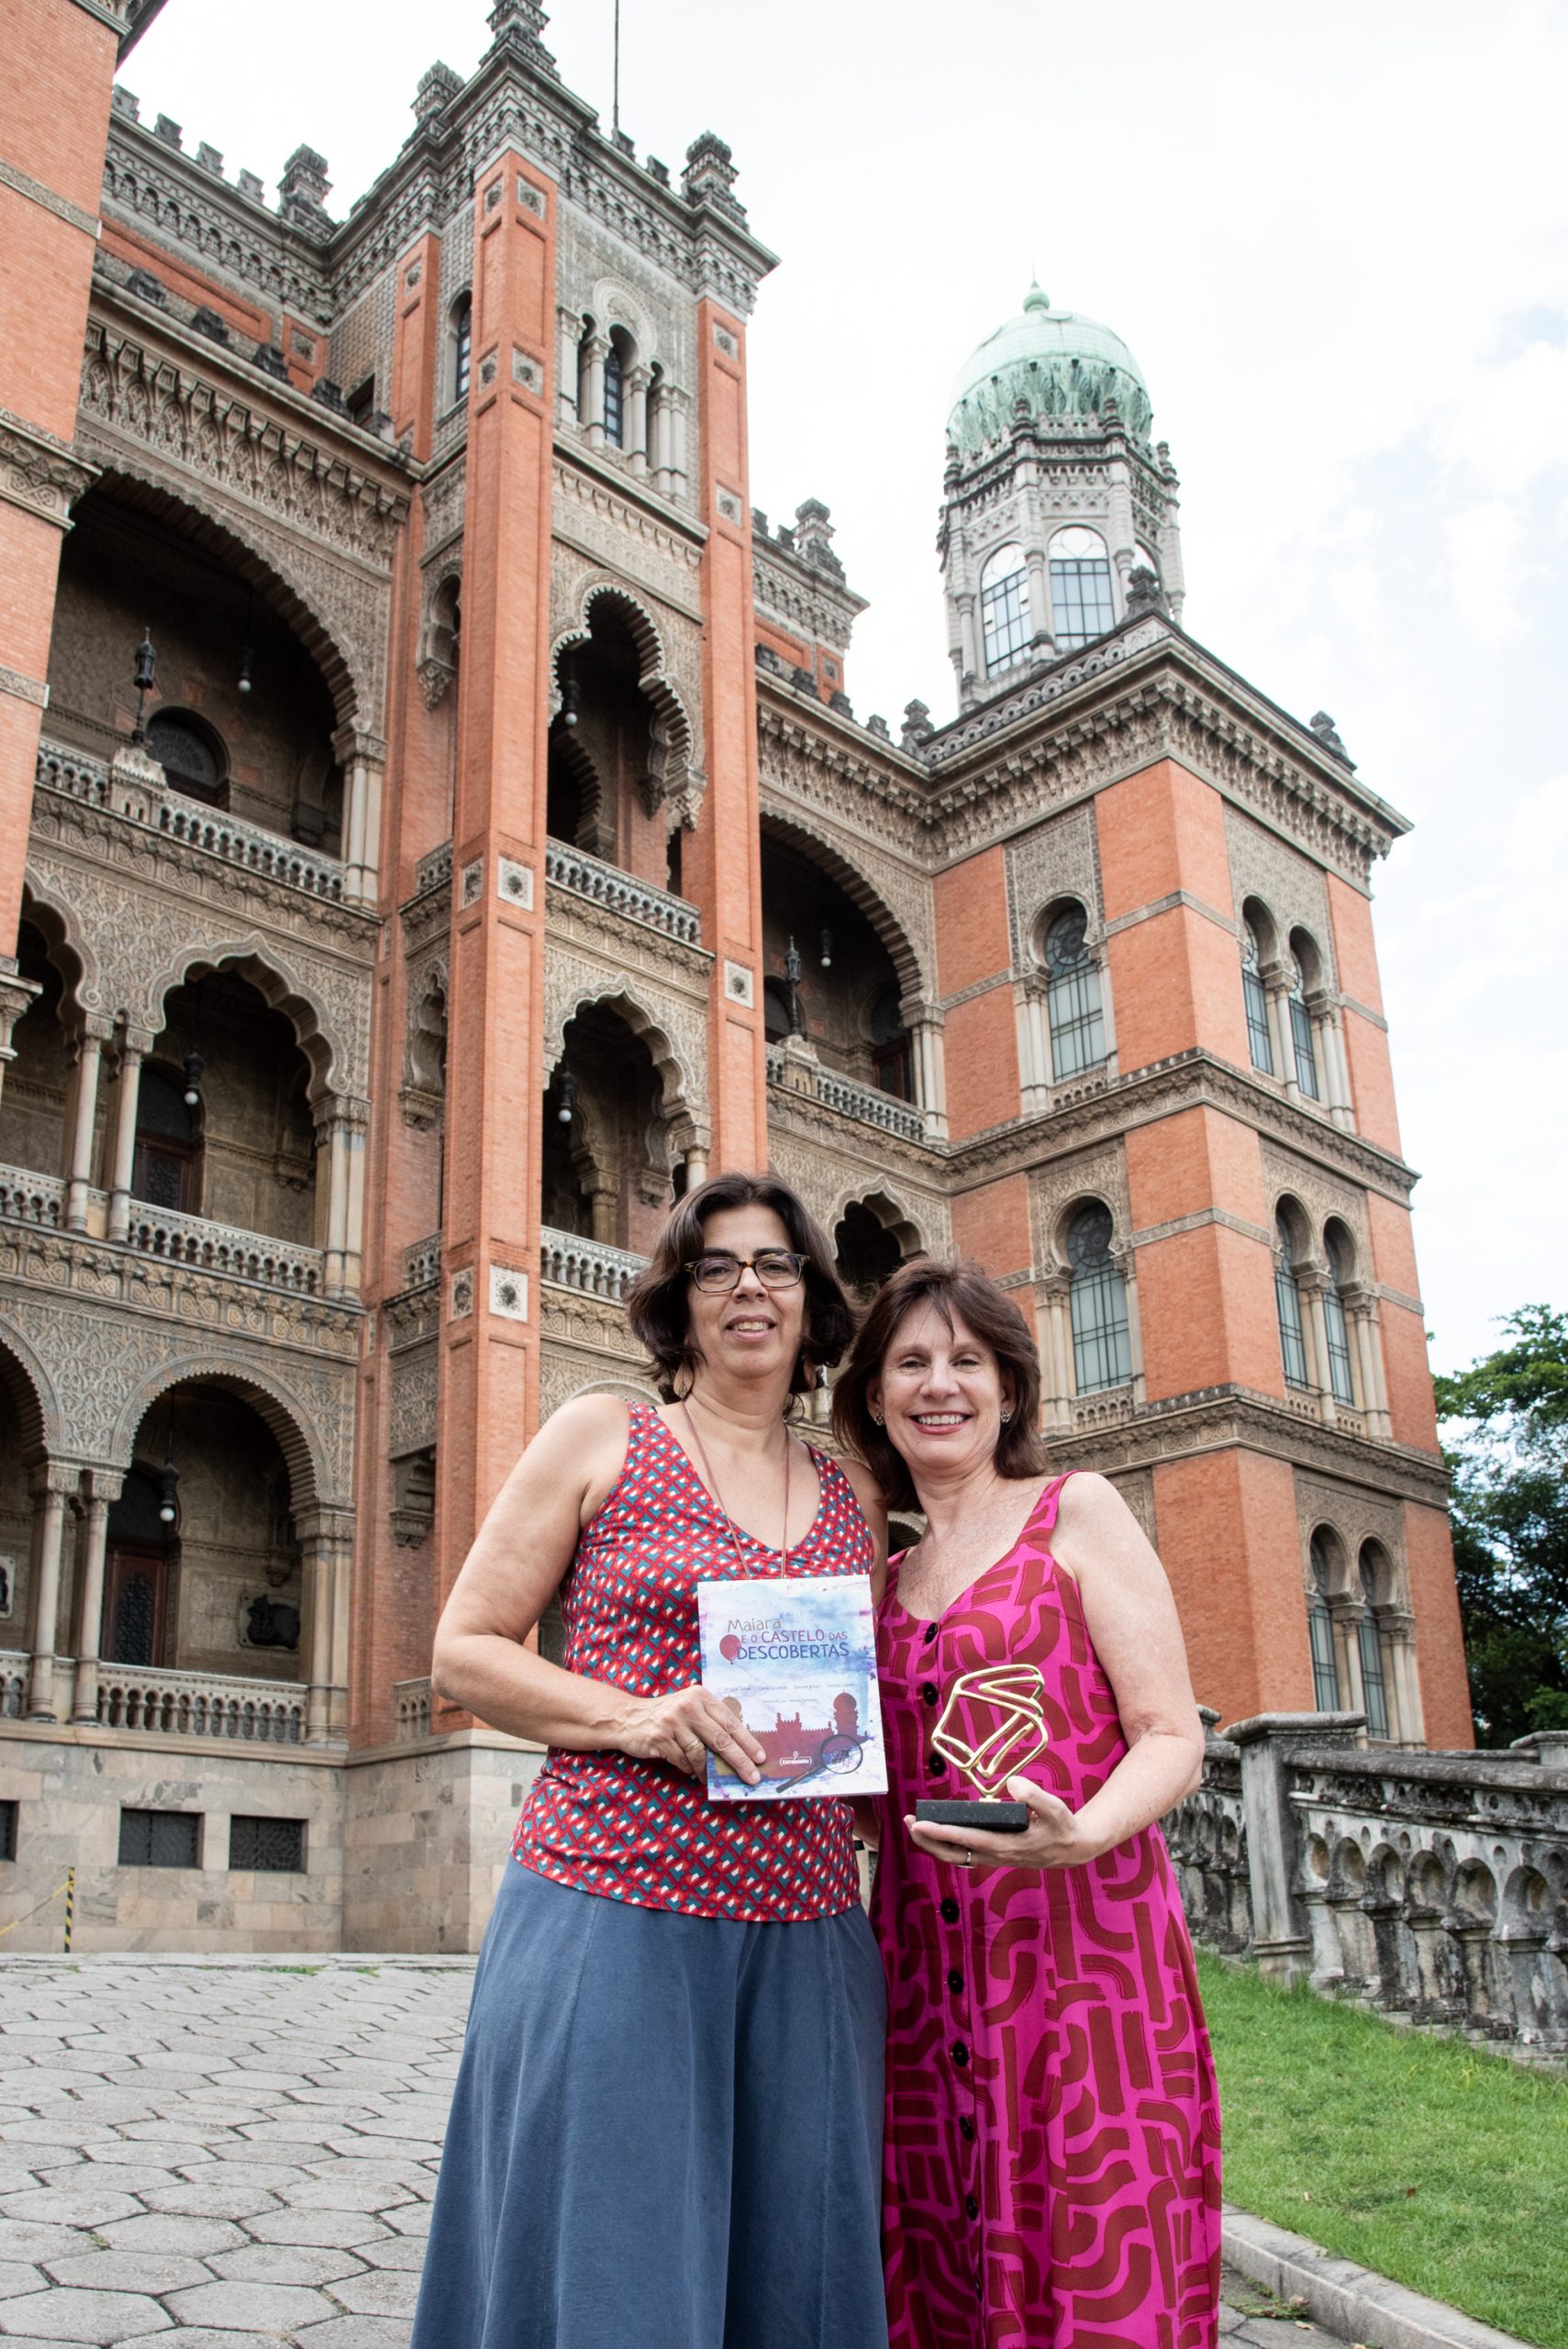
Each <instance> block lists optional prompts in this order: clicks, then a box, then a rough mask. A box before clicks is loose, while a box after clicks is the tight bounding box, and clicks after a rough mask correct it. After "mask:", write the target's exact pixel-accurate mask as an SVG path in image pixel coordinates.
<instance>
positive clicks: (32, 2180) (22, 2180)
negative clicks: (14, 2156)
mask: <svg viewBox="0 0 1568 2349" xmlns="http://www.w3.org/2000/svg"><path fill="white" fill-rule="evenodd" d="M38 2182H39V2174H38V2172H37V2170H35V2169H28V2167H27V2166H26V2165H25V2164H23V2163H21V2162H7V2161H0V2198H3V2197H6V2196H7V2195H12V2194H26V2193H27V2191H28V2188H29V2187H34V2186H36V2185H37V2184H38Z"/></svg>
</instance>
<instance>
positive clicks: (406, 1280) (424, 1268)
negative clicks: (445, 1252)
mask: <svg viewBox="0 0 1568 2349" xmlns="http://www.w3.org/2000/svg"><path fill="white" fill-rule="evenodd" d="M440 1276H441V1235H440V1233H439V1231H432V1232H431V1234H430V1237H429V1238H428V1240H417V1241H415V1242H414V1245H413V1247H412V1248H405V1250H404V1251H403V1286H404V1287H405V1288H428V1287H429V1286H430V1284H431V1282H432V1281H437V1280H439V1278H440Z"/></svg>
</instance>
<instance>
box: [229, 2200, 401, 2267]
mask: <svg viewBox="0 0 1568 2349" xmlns="http://www.w3.org/2000/svg"><path fill="white" fill-rule="evenodd" d="M408 2207H409V2209H410V2210H418V2209H420V2208H421V2207H422V2206H421V2205H420V2204H418V2203H417V2202H413V2203H410V2204H409V2205H408ZM245 2232H246V2233H247V2234H248V2235H250V2236H252V2237H253V2238H254V2240H255V2241H256V2242H257V2243H320V2244H321V2245H322V2246H323V2247H324V2248H325V2249H327V2250H328V2251H359V2250H361V2248H362V2247H363V2246H364V2245H366V2244H369V2243H381V2242H384V2241H385V2240H387V2228H386V2226H385V2225H384V2224H383V2222H382V2221H381V2220H380V2219H379V2218H377V2217H375V2216H374V2215H373V2214H372V2213H371V2212H370V2211H367V2210H259V2211H258V2212H257V2213H256V2215H255V2217H254V2218H250V2219H247V2220H246V2221H245ZM367 2256H368V2254H367Z"/></svg>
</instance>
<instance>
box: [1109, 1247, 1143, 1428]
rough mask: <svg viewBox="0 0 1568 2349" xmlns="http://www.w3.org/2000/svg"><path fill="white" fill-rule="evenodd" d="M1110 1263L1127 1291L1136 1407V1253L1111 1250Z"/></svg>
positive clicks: (1139, 1388) (1139, 1385)
mask: <svg viewBox="0 0 1568 2349" xmlns="http://www.w3.org/2000/svg"><path fill="white" fill-rule="evenodd" d="M1111 1262H1112V1264H1114V1265H1115V1266H1116V1268H1117V1270H1118V1273H1119V1274H1120V1275H1121V1277H1122V1282H1123V1285H1124V1286H1125V1288H1126V1290H1127V1351H1128V1353H1129V1356H1130V1357H1131V1362H1132V1400H1133V1403H1134V1405H1135V1406H1137V1405H1139V1404H1140V1403H1141V1402H1142V1400H1143V1317H1142V1315H1141V1314H1140V1311H1139V1309H1138V1252H1137V1250H1136V1249H1133V1248H1113V1249H1112V1250H1111Z"/></svg>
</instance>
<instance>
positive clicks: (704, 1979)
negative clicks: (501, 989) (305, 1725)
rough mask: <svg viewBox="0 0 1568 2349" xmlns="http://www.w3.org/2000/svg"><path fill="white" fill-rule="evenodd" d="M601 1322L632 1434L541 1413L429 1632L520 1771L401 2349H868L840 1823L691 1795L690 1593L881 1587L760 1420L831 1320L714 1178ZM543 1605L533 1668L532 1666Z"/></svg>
mask: <svg viewBox="0 0 1568 2349" xmlns="http://www.w3.org/2000/svg"><path fill="white" fill-rule="evenodd" d="M628 1313H629V1318H630V1320H631V1325H632V1328H633V1330H635V1332H636V1333H637V1335H638V1336H639V1338H640V1339H641V1340H642V1341H643V1343H644V1344H646V1345H647V1347H648V1349H649V1351H650V1353H651V1355H652V1358H653V1365H654V1374H655V1376H656V1378H657V1381H658V1384H659V1387H660V1391H661V1393H662V1396H663V1397H664V1398H665V1399H664V1403H663V1406H662V1408H660V1409H657V1410H655V1409H653V1408H651V1407H650V1406H645V1405H643V1404H640V1403H632V1404H631V1405H629V1406H628V1404H627V1402H626V1401H625V1400H623V1399H622V1398H621V1397H617V1396H610V1395H604V1394H584V1395H581V1396H578V1397H574V1398H573V1401H571V1402H570V1403H567V1404H566V1405H564V1406H563V1407H562V1409H561V1410H559V1411H558V1412H557V1413H556V1414H555V1416H554V1417H553V1419H550V1422H549V1423H548V1425H547V1426H546V1427H545V1428H544V1429H542V1430H541V1431H540V1433H539V1435H538V1436H537V1437H536V1438H535V1440H534V1442H532V1443H531V1444H530V1445H529V1446H528V1450H527V1451H526V1452H525V1453H524V1454H523V1456H522V1458H521V1460H520V1461H519V1462H518V1463H517V1467H516V1468H515V1469H514V1470H513V1472H512V1475H511V1476H510V1477H509V1478H508V1479H507V1482H506V1485H505V1486H504V1487H503V1489H502V1491H501V1493H500V1496H499V1497H498V1498H497V1499H496V1501H495V1505H494V1507H493V1508H492V1509H491V1511H490V1514H489V1516H488V1518H487V1519H486V1520H485V1522H484V1526H483V1528H482V1529H481V1531H480V1534H479V1538H478V1540H477V1541H476V1542H475V1543H474V1545H473V1550H472V1552H471V1553H470V1554H469V1557H468V1560H467V1562H466V1564H464V1566H463V1569H462V1574H461V1575H460V1576H459V1578H458V1581H457V1584H456V1586H455V1587H454V1589H453V1592H452V1595H451V1598H450V1600H449V1602H448V1605H447V1609H446V1611H445V1613H444V1615H443V1616H442V1619H441V1622H440V1626H439V1631H438V1632H437V1638H436V1652H435V1657H434V1662H433V1664H432V1679H433V1682H434V1684H435V1686H436V1687H438V1688H439V1691H440V1693H441V1694H442V1695H443V1696H444V1697H446V1698H448V1699H449V1700H450V1702H452V1703H455V1704H460V1705H462V1706H465V1707H466V1708H468V1709H470V1710H471V1711H473V1713H475V1714H477V1715H478V1717H479V1718H480V1719H481V1720H484V1721H487V1722H490V1723H492V1724H493V1725H494V1726H495V1727H496V1728H498V1729H501V1730H505V1731H508V1732H510V1733H511V1734H513V1735H516V1736H519V1737H525V1738H528V1739H529V1740H533V1741H537V1742H539V1743H541V1744H543V1745H545V1746H546V1747H547V1749H548V1751H547V1753H546V1758H545V1762H544V1765H543V1767H542V1768H541V1770H540V1771H539V1776H538V1778H537V1780H536V1782H535V1784H534V1787H533V1789H532V1792H531V1794H530V1796H529V1798H528V1803H527V1804H526V1805H525V1807H524V1810H523V1814H522V1817H521V1819H520V1820H519V1821H518V1824H517V1835H516V1838H515V1840H514V1842H513V1849H512V1864H511V1865H509V1866H508V1867H507V1868H506V1872H505V1875H504V1877H503V1881H502V1885H501V1888H500V1891H499V1892H498V1894H497V1896H496V1902H495V1912H494V1914H493V1916H492V1919H491V1922H490V1928H489V1931H488V1932H487V1934H486V1936H485V1942H484V1951H483V1953H482V1954H481V1957H480V1962H479V1966H478V1970H477V1973H476V1975H475V1978H474V1992H473V2009H472V2011H471V2014H470V2018H469V2030H468V2038H467V2042H466V2044H465V2047H464V2052H463V2060H462V2070H461V2072H460V2075H459V2079H458V2085H457V2090H456V2094H455V2097H454V2099H453V2104H452V2113H451V2120H450V2124H449V2129H448V2135H447V2143H446V2148H445V2153H444V2155H443V2160H442V2165H441V2177H440V2185H439V2191H438V2193H437V2198H436V2207H435V2211H434V2216H433V2223H432V2229H431V2239H430V2249H429V2253H428V2257H427V2260H426V2265H425V2272H424V2278H423V2282H422V2285H421V2288H420V2296H419V2304H418V2311H417V2317H416V2321H415V2328H414V2340H413V2349H502V2344H503V2343H505V2344H506V2349H511V2344H514V2343H516V2344H518V2349H521V2344H524V2343H526V2344H527V2349H621V2344H623V2343H626V2344H629V2343H634V2342H635V2343H637V2344H638V2349H886V2340H887V2328H886V2314H885V2309H884V2300H883V2293H882V2281H881V2273H880V2260H879V2255H878V2248H877V2222H878V2199H879V2192H880V2160H881V2126H882V2041H883V2032H884V2014H885V1999H884V1987H883V1980H882V1969H881V1965H880V1962H879V1960H878V1958H877V1954H876V1950H875V1945H874V1943H873V1941H872V1939H871V1935H870V1931H869V1928H868V1927H867V1924H866V1921H865V1917H864V1914H863V1912H862V1909H861V1905H860V1899H859V1880H858V1874H857V1870H856V1866H855V1860H854V1853H853V1847H852V1842H851V1825H850V1816H849V1809H848V1805H847V1804H845V1803H843V1802H841V1801H836V1800H833V1799H831V1798H827V1799H824V1798H817V1799H812V1800H796V1801H787V1802H780V1801H771V1802H768V1803H766V1804H760V1805H757V1806H751V1805H748V1804H745V1803H733V1802H732V1803H710V1802H708V1800H707V1799H706V1776H707V1763H708V1756H709V1754H710V1753H716V1754H718V1755H720V1756H721V1757H722V1758H724V1759H725V1760H726V1761H728V1762H729V1763H731V1764H732V1765H733V1766H734V1767H736V1768H737V1769H738V1770H739V1771H740V1775H741V1776H743V1777H745V1778H747V1779H748V1780H751V1781H753V1782H754V1781H755V1779H756V1777H757V1776H758V1772H757V1768H756V1765H757V1763H758V1762H759V1761H760V1760H761V1759H762V1747H761V1746H760V1745H759V1744H758V1743H757V1742H756V1740H755V1739H754V1738H752V1737H751V1735H750V1734H749V1732H748V1731H746V1730H745V1729H744V1728H743V1727H742V1726H741V1725H740V1722H739V1720H738V1719H737V1716H736V1715H735V1714H734V1713H733V1712H731V1711H729V1710H728V1709H726V1708H724V1707H722V1706H721V1705H720V1704H719V1703H718V1701H717V1699H716V1698H713V1697H711V1696H710V1695H709V1694H708V1692H707V1691H706V1688H705V1687H703V1685H702V1675H701V1658H700V1650H699V1642H698V1636H697V1617H696V1598H695V1586H696V1584H697V1583H698V1582H699V1581H701V1580H703V1579H705V1578H711V1577H714V1576H724V1577H733V1578H738V1579H739V1578H774V1577H777V1576H780V1575H844V1574H871V1575H873V1587H874V1588H875V1589H876V1590H877V1591H878V1592H880V1586H881V1569H882V1546H883V1538H884V1513H883V1509H882V1503H881V1498H880V1496H879V1494H878V1492H877V1489H876V1486H875V1483H874V1481H873V1478H872V1477H871V1476H870V1475H868V1474H867V1472H866V1471H865V1470H863V1469H860V1468H856V1469H854V1470H852V1471H851V1472H849V1473H848V1474H846V1472H845V1471H843V1470H842V1469H840V1467H839V1466H838V1465H837V1464H835V1463H834V1462H833V1461H832V1460H831V1459H830V1458H829V1457H828V1455H827V1454H826V1453H821V1452H818V1451H817V1450H816V1449H815V1448H814V1447H812V1446H811V1445H809V1444H806V1443H803V1442H800V1441H799V1440H798V1439H797V1438H796V1437H795V1435H794V1434H792V1432H791V1431H790V1429H789V1427H788V1425H787V1423H786V1418H785V1413H786V1409H787V1408H788V1406H789V1404H790V1401H791V1397H792V1396H794V1395H795V1394H798V1393H800V1392H802V1391H804V1390H805V1389H806V1388H807V1387H808V1386H811V1385H813V1384H814V1383H815V1381H816V1377H817V1372H818V1370H819V1369H821V1368H823V1367H826V1366H829V1365H831V1364H833V1363H835V1362H836V1361H837V1360H838V1359H839V1357H840V1353H842V1351H843V1349H844V1347H845V1345H846V1344H847V1343H848V1341H849V1337H850V1334H851V1326H852V1322H851V1309H850V1306H849V1303H848V1300H847V1298H846V1297H845V1295H844V1292H843V1289H842V1288H841V1286H840V1283H839V1279H838V1275H837V1274H836V1272H835V1270H834V1266H833V1259H832V1253H831V1251H830V1249H829V1248H828V1242H827V1241H826V1240H825V1239H824V1237H823V1235H822V1233H821V1231H820V1230H818V1229H817V1225H816V1224H815V1223H814V1222H813V1221H812V1219H811V1218H810V1217H809V1216H808V1215H807V1213H806V1209H805V1208H804V1207H803V1206H802V1205H801V1203H800V1201H799V1200H798V1199H797V1198H796V1197H795V1194H794V1193H793V1192H792V1191H790V1190H788V1189H787V1188H786V1187H785V1186H784V1185H783V1184H782V1183H777V1182H775V1181H773V1179H772V1178H771V1177H767V1176H753V1175H721V1176H719V1177H717V1179H716V1180H715V1181H713V1182H711V1183H707V1184H705V1185H704V1186H702V1187H701V1188H700V1189H699V1190H697V1191H695V1192H694V1193H693V1194H692V1195H691V1196H690V1197H688V1198H686V1199H684V1200H683V1201H682V1202H681V1203H680V1204H679V1206H678V1207H677V1208H676V1209H675V1211H674V1213H673V1216H672V1217H671V1219H670V1222H669V1224H668V1226H667V1227H666V1230H665V1232H664V1235H663V1237H662V1241H661V1242H660V1246H659V1249H658V1252H657V1253H656V1255H655V1257H654V1259H653V1262H652V1264H651V1266H650V1268H649V1270H648V1272H647V1273H646V1274H645V1275H643V1277H642V1279H641V1281H640V1282H639V1285H638V1287H637V1289H636V1291H635V1292H634V1293H633V1296H632V1298H631V1300H630V1304H629V1307H628ZM851 1479H852V1481H851ZM721 1495H722V1498H721ZM558 1589H559V1591H560V1592H561V1598H562V1619H563V1620H564V1623H565V1627H566V1646H565V1653H564V1659H563V1662H562V1664H552V1663H550V1662H548V1661H547V1660H546V1659H545V1658H544V1657H543V1656H541V1655H539V1653H537V1652H536V1651H534V1650H532V1649H530V1648H529V1647H528V1645H527V1642H528V1637H529V1634H530V1633H531V1632H532V1631H533V1630H534V1627H535V1626H536V1624H537V1623H538V1621H539V1617H540V1616H541V1615H542V1614H543V1612H544V1610H545V1609H546V1607H547V1606H548V1605H549V1604H550V1600H551V1598H553V1597H554V1596H555V1594H556V1592H557V1590H558Z"/></svg>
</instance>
